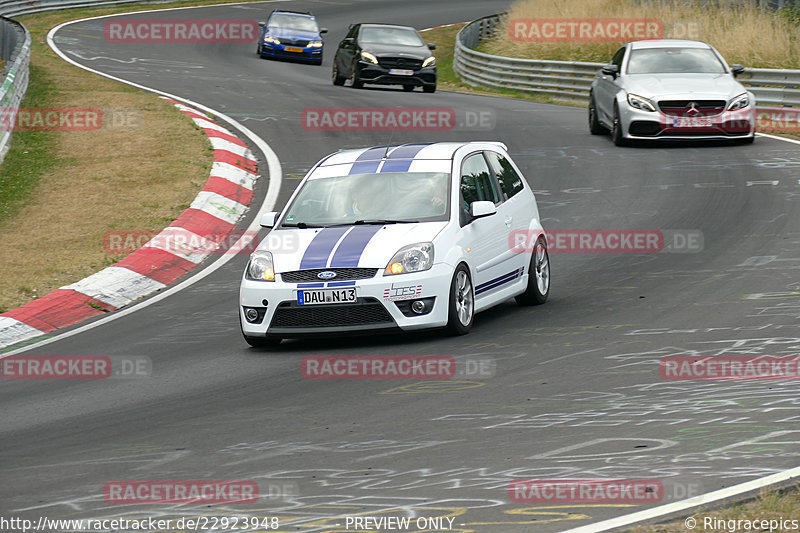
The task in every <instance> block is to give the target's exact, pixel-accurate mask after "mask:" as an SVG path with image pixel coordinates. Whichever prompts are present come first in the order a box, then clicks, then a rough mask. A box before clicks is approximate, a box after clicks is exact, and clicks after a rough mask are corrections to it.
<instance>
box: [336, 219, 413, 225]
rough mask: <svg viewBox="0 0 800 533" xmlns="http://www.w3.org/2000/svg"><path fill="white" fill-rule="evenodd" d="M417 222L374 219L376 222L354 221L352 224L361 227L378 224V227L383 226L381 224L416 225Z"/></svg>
mask: <svg viewBox="0 0 800 533" xmlns="http://www.w3.org/2000/svg"><path fill="white" fill-rule="evenodd" d="M418 222H419V220H389V219H386V220H377V219H376V220H356V221H355V222H353V223H352V224H353V225H354V226H361V225H364V224H367V225H377V224H380V225H383V224H416V223H418Z"/></svg>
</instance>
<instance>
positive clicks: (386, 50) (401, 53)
mask: <svg viewBox="0 0 800 533" xmlns="http://www.w3.org/2000/svg"><path fill="white" fill-rule="evenodd" d="M361 47H362V49H363V50H364V51H366V52H369V53H371V54H375V56H377V57H381V56H390V57H408V58H413V59H427V58H429V57H430V56H432V55H433V53H432V52H431V51H430V49H429V48H428V47H427V46H400V45H396V44H375V43H363V44H362V45H361Z"/></svg>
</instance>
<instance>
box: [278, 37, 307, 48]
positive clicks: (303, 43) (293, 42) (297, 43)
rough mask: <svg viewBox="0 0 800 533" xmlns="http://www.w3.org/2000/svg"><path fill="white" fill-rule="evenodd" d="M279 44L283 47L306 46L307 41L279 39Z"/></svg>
mask: <svg viewBox="0 0 800 533" xmlns="http://www.w3.org/2000/svg"><path fill="white" fill-rule="evenodd" d="M281 44H282V45H284V46H302V47H303V48H305V47H306V46H308V39H296V40H295V39H281Z"/></svg>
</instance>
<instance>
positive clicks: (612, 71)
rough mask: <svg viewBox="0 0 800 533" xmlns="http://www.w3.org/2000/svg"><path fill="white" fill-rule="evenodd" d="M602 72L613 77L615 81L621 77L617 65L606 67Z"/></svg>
mask: <svg viewBox="0 0 800 533" xmlns="http://www.w3.org/2000/svg"><path fill="white" fill-rule="evenodd" d="M600 72H602V73H603V74H605V75H606V76H613V77H614V79H617V76H619V67H618V66H617V65H606V66H604V67H603V68H602V70H601V71H600Z"/></svg>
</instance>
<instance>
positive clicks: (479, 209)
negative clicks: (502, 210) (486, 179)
mask: <svg viewBox="0 0 800 533" xmlns="http://www.w3.org/2000/svg"><path fill="white" fill-rule="evenodd" d="M469 212H470V215H472V218H481V217H488V216H489V215H494V214H495V213H497V207H496V206H495V205H494V203H492V202H490V201H488V200H480V201H477V202H472V203H471V204H470V206H469Z"/></svg>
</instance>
